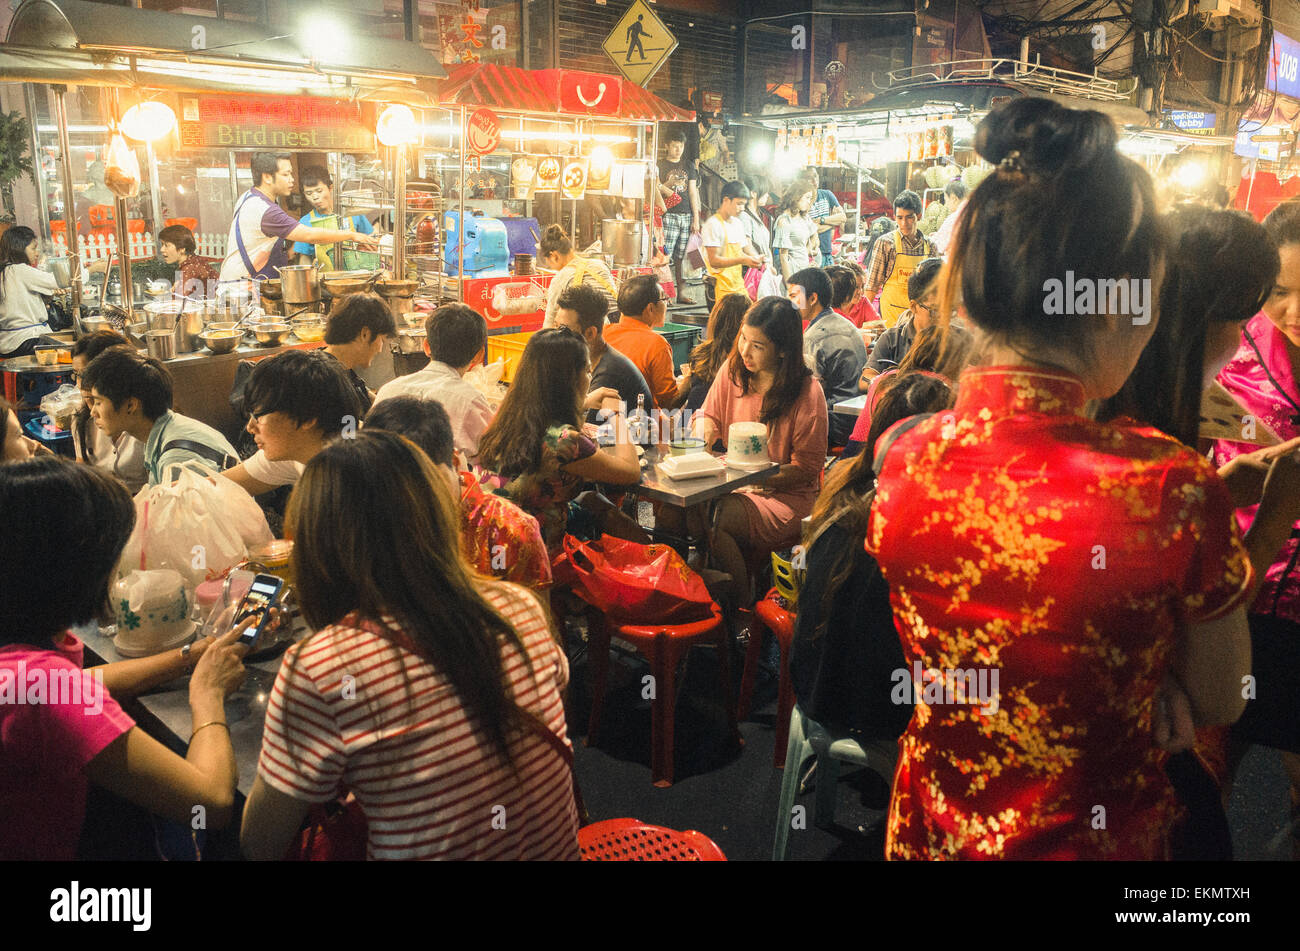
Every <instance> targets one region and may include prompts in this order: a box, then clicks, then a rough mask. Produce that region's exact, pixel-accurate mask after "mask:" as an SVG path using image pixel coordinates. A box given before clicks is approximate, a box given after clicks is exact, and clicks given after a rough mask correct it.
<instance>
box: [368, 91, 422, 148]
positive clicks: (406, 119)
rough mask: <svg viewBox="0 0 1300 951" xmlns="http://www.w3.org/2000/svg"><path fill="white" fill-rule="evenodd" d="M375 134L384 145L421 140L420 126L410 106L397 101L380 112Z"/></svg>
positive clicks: (403, 143) (407, 143) (408, 143)
mask: <svg viewBox="0 0 1300 951" xmlns="http://www.w3.org/2000/svg"><path fill="white" fill-rule="evenodd" d="M375 135H376V136H377V137H378V139H379V141H380V143H382V144H383V145H389V146H392V145H410V144H411V143H413V142H418V141H420V126H419V124H418V123H417V122H416V121H415V113H414V112H412V111H411V107H410V106H405V105H402V104H401V103H400V102H395V103H393V104H392V105H390V106H388V107H386V108H385V109H384V111H383V112H381V113H380V114H379V121H378V122H377V123H376V124H375Z"/></svg>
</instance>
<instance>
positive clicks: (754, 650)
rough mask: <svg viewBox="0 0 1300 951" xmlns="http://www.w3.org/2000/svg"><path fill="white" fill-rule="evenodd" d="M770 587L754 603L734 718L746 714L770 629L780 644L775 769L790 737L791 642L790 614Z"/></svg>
mask: <svg viewBox="0 0 1300 951" xmlns="http://www.w3.org/2000/svg"><path fill="white" fill-rule="evenodd" d="M776 598H777V591H776V588H773V589H772V590H771V591H769V592H768V593H767V597H765V598H764V599H763V600H762V601H759V602H758V603H757V604H756V605H754V621H753V627H752V628H751V629H750V632H749V647H748V648H747V649H746V651H745V672H744V674H743V675H742V676H741V678H740V702H739V703H738V705H737V706H738V709H737V711H736V717H737V719H740V720H744V719H745V718H746V717H747V716H749V704H750V702H751V701H752V700H753V698H754V677H755V675H756V674H757V672H758V652H759V650H761V649H762V645H763V629H764V628H766V629H767V630H769V631H771V632H772V635H773V636H774V637H775V638H776V642H777V644H778V645H780V647H781V676H780V680H779V681H778V684H777V693H776V698H777V699H776V750H775V753H774V755H773V757H772V759H773V761H774V763H775V765H776V768H777V769H784V768H785V747H786V743H787V741H788V740H789V738H790V711H791V710H793V709H794V684H793V683H791V680H790V645H791V644H792V643H793V642H794V614H792V613H791V612H790V611H787V610H786V609H785V608H783V607H781V605H780V603H779V602H778V601H777V600H776Z"/></svg>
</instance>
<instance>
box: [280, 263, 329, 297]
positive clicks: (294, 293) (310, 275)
mask: <svg viewBox="0 0 1300 951" xmlns="http://www.w3.org/2000/svg"><path fill="white" fill-rule="evenodd" d="M277 270H278V271H279V272H280V286H281V288H282V289H283V293H282V295H281V296H282V297H283V298H284V300H285V301H286V302H288V303H303V304H305V303H307V302H308V301H316V300H320V270H319V269H318V268H317V267H316V266H315V265H313V264H292V265H289V266H288V267H282V268H278V269H277Z"/></svg>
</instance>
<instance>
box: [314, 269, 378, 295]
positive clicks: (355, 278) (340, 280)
mask: <svg viewBox="0 0 1300 951" xmlns="http://www.w3.org/2000/svg"><path fill="white" fill-rule="evenodd" d="M336 273H337V274H338V276H337V277H336V276H334V275H331V274H324V275H322V276H321V280H320V282H321V284H322V285H324V287H325V290H326V292H328V293H329V295H330V297H346V296H347V295H349V294H360V293H362V292H363V291H366V290H369V289H370V285H371V284H373V283H374V282H375V275H373V274H371V273H369V272H367V271H361V272H356V271H352V272H344V271H339V272H336Z"/></svg>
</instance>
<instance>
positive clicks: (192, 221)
mask: <svg viewBox="0 0 1300 951" xmlns="http://www.w3.org/2000/svg"><path fill="white" fill-rule="evenodd" d="M163 225H164V227H167V228H170V227H171V226H172V225H184V226H185V227H187V228H189V229H190V233H191V234H192V233H194V232H195V231H198V230H199V219H198V218H168V219H166V220H165V221H164V222H163Z"/></svg>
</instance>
